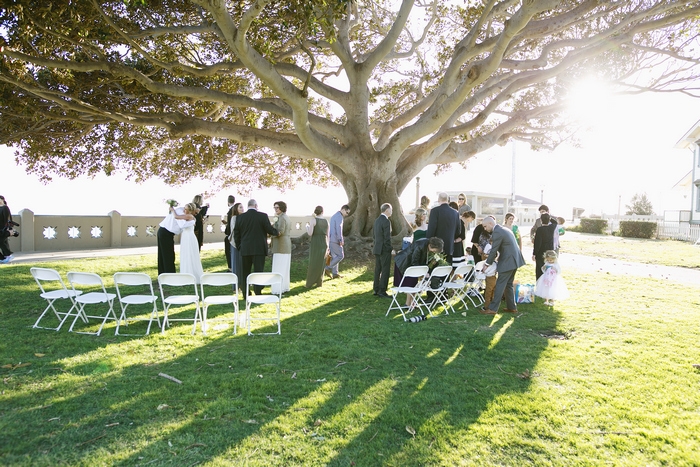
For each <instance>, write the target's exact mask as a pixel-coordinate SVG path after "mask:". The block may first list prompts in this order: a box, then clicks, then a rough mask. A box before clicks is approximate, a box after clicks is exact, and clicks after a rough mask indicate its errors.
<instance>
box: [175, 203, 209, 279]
mask: <svg viewBox="0 0 700 467" xmlns="http://www.w3.org/2000/svg"><path fill="white" fill-rule="evenodd" d="M170 210H171V211H172V212H173V214H174V215H175V219H180V220H184V221H185V223H184V224H183V225H182V233H181V234H180V272H181V273H188V274H192V275H193V276H194V278H195V280H196V281H197V283H198V284H199V280H200V278H201V277H202V274H204V270H203V269H202V260H201V259H200V257H199V241H198V240H197V237H196V236H195V234H194V224H195V215H196V214H197V206H196V205H195V204H194V203H187V204H186V205H185V213H184V214H176V213H175V211H174V210H173V208H170Z"/></svg>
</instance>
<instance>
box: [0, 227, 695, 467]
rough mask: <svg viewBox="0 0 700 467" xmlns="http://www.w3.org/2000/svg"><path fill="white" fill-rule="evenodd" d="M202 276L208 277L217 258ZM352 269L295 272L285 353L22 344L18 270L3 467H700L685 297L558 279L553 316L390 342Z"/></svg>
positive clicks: (484, 321)
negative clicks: (312, 279)
mask: <svg viewBox="0 0 700 467" xmlns="http://www.w3.org/2000/svg"><path fill="white" fill-rule="evenodd" d="M572 238H573V236H572ZM566 239H567V240H568V239H569V237H568V236H567V237H566ZM672 243H675V244H678V242H672ZM678 245H680V244H678ZM624 246H625V248H626V247H628V246H629V245H624ZM652 249H653V248H652ZM616 251H619V249H616ZM657 253H658V251H657ZM620 254H630V255H631V253H628V252H625V251H621V252H620ZM657 256H661V255H657ZM155 263H156V260H155V256H154V255H149V256H138V257H112V258H97V259H83V260H76V261H62V262H55V263H48V264H42V265H41V266H44V267H52V268H56V269H57V270H59V271H60V272H61V273H62V275H64V277H65V273H66V272H67V271H70V270H83V271H94V272H97V273H99V274H100V275H101V276H102V277H103V278H105V281H106V283H107V285H108V288H110V289H113V287H112V281H111V276H112V274H113V273H114V272H117V271H144V272H146V273H148V274H150V275H151V276H152V277H154V278H155V275H156V271H155V269H156V268H155ZM203 263H204V268H205V270H206V271H212V272H214V271H222V270H223V263H224V260H223V254H217V253H216V252H212V251H206V252H203ZM348 263H349V262H346V263H345V265H346V267H345V268H344V269H343V268H342V267H341V270H342V273H343V275H344V276H345V277H344V278H343V279H340V280H332V281H328V282H326V283H324V286H323V287H322V288H319V289H312V290H307V289H305V288H304V287H303V284H304V279H305V277H304V276H305V273H306V264H305V262H300V263H294V264H293V266H292V291H291V292H290V293H288V294H285V297H284V299H283V304H282V319H283V322H282V335H281V336H255V337H248V336H247V335H245V333H244V332H243V331H242V330H239V333H238V335H236V336H234V335H233V330H232V328H231V327H227V328H224V327H223V326H214V325H212V327H211V328H210V330H209V333H208V335H207V336H203V335H202V334H201V332H199V330H198V332H197V334H196V335H194V336H192V335H191V334H190V331H191V324H190V325H188V324H186V323H177V324H173V325H172V326H171V328H169V329H168V330H166V332H165V334H161V333H160V332H158V331H157V330H155V332H154V331H153V330H152V333H151V334H150V335H149V336H146V337H121V336H119V337H115V336H114V324H113V323H108V325H107V326H106V327H105V329H104V331H103V335H102V336H100V337H95V336H86V335H80V334H75V333H68V332H67V327H64V329H62V330H61V331H60V332H55V331H47V330H37V329H32V328H31V326H32V324H33V323H34V321H35V320H36V318H37V317H38V315H39V313H40V312H41V311H42V310H43V309H44V306H45V302H44V301H43V300H42V299H40V297H39V296H38V293H37V287H36V284H35V283H34V281H33V280H32V278H31V276H30V274H29V268H30V265H22V264H17V265H10V266H4V267H3V268H2V269H1V274H2V276H1V277H2V284H3V287H2V288H1V289H0V302H1V303H2V307H1V308H0V318H1V321H0V322H1V323H2V324H1V326H2V334H3V339H2V342H1V343H0V355H1V356H2V358H1V361H0V366H2V368H1V369H0V373H1V374H2V387H1V393H0V433H2V435H3V443H2V444H0V464H2V465H32V466H43V465H46V466H55V465H84V466H95V465H125V466H126V465H149V466H160V465H178V466H190V465H206V466H231V465H236V466H238V465H250V466H270V465H274V466H317V465H333V466H375V465H387V466H424V465H431V466H432V465H441V466H454V465H474V466H483V465H499V466H500V465H506V466H523V465H533V466H571V465H616V466H618V465H622V466H639V465H649V466H655V465H659V466H660V465H673V466H684V465H687V466H691V465H700V435H699V433H700V391H698V389H699V388H700V371H698V370H696V369H695V368H693V366H692V364H694V363H700V354H699V350H700V344H699V343H700V326H699V325H698V323H700V306H699V305H700V303H699V302H700V294H699V293H698V291H699V290H698V287H692V286H686V285H680V284H674V283H664V285H663V286H661V285H660V284H659V283H658V282H657V281H654V280H651V279H645V278H631V277H629V276H615V275H609V274H608V275H605V276H602V275H596V274H587V273H583V272H580V271H575V270H568V271H565V273H566V280H567V283H568V286H569V289H570V291H571V292H572V297H571V299H569V300H567V301H565V302H561V303H558V304H557V305H556V307H555V308H554V309H553V310H552V309H549V308H545V307H544V306H541V305H540V304H539V303H538V304H535V305H520V306H519V310H520V312H519V313H518V314H517V315H514V316H511V315H507V316H506V315H496V316H495V317H493V316H484V315H480V314H478V313H477V312H476V310H475V309H473V308H470V309H469V310H467V311H466V313H465V310H464V309H459V310H458V313H457V314H450V315H448V316H445V315H444V314H441V315H440V316H438V317H437V318H434V319H428V320H427V321H423V322H420V323H405V322H404V321H403V320H402V319H401V317H400V316H398V317H397V316H396V315H393V316H389V317H385V316H384V314H385V311H386V309H387V307H388V305H389V303H388V300H385V299H378V298H375V297H373V296H372V273H371V269H372V267H373V265H367V267H364V266H362V265H355V266H348ZM268 269H269V265H268ZM533 270H534V267H532V266H531V265H529V266H527V267H526V268H523V269H521V270H520V272H519V274H518V279H519V280H520V281H521V282H533V281H534V271H533ZM117 306H118V305H117ZM159 306H160V305H159ZM256 311H259V309H258V310H256ZM145 313H146V312H145V309H144V315H145ZM185 314H188V315H191V314H192V310H191V309H188V310H187V311H186V313H185ZM212 316H213V317H221V316H222V313H221V312H217V311H216V310H215V309H214V308H212V309H211V311H210V317H212ZM229 316H230V313H229ZM46 323H47V324H49V323H50V320H47V321H46ZM263 326H265V324H264V323H261V327H263ZM135 327H136V330H143V329H145V325H143V324H142V323H139V324H136V325H135ZM269 329H271V327H270V328H268V329H259V330H260V331H264V330H269ZM159 373H164V374H167V375H170V376H172V377H174V378H177V379H178V380H180V381H182V384H177V383H175V382H173V381H170V380H168V379H166V378H163V377H161V376H159Z"/></svg>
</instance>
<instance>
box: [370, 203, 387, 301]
mask: <svg viewBox="0 0 700 467" xmlns="http://www.w3.org/2000/svg"><path fill="white" fill-rule="evenodd" d="M381 211H382V213H381V214H380V215H379V217H377V220H375V221H374V229H373V236H374V247H373V248H372V253H374V258H375V259H374V295H376V296H378V297H389V295H388V294H387V293H386V289H387V287H389V269H391V250H392V248H391V221H390V220H389V218H390V217H391V213H392V207H391V204H389V203H384V204H382V207H381Z"/></svg>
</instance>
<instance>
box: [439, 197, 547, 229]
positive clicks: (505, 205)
mask: <svg viewBox="0 0 700 467" xmlns="http://www.w3.org/2000/svg"><path fill="white" fill-rule="evenodd" d="M446 193H447V195H448V196H449V197H450V201H454V202H455V203H456V202H457V197H458V196H459V195H460V194H462V193H464V195H465V197H466V198H467V204H468V205H470V206H471V208H472V211H474V212H475V213H476V218H477V219H481V218H483V217H484V216H489V215H491V216H494V217H495V218H496V221H497V222H498V223H499V224H501V223H503V220H504V217H505V215H506V213H509V212H512V213H513V214H515V221H516V223H518V224H519V225H532V224H534V223H535V219H537V218H538V217H539V216H540V213H539V211H538V208H539V207H540V205H541V203H540V202H539V201H535V200H533V199H529V198H525V197H524V196H520V195H515V202H512V201H511V199H510V195H504V194H500V193H484V192H480V191H447V192H446ZM435 199H437V193H436V194H435ZM557 215H559V214H557Z"/></svg>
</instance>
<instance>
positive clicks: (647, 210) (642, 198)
mask: <svg viewBox="0 0 700 467" xmlns="http://www.w3.org/2000/svg"><path fill="white" fill-rule="evenodd" d="M625 208H627V212H626V213H625V214H626V215H628V216H631V215H633V214H637V215H641V216H650V215H652V214H654V206H653V205H652V204H651V201H650V200H649V198H647V194H646V193H642V194H641V195H640V194H639V193H636V194H635V195H634V196H633V197H632V199H631V200H630V204H628V205H626V206H625Z"/></svg>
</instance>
